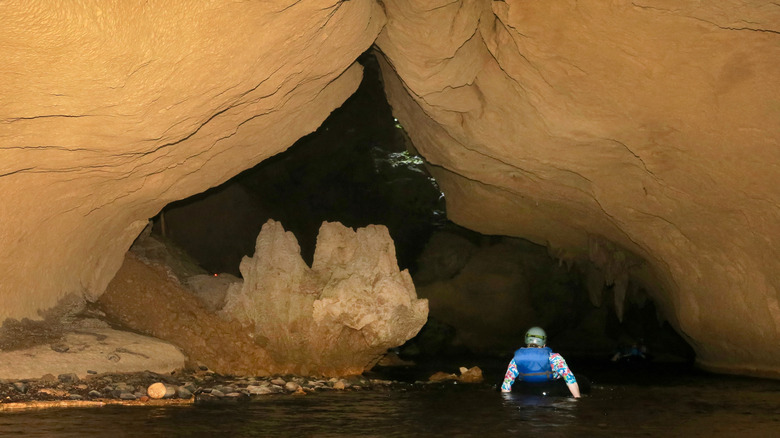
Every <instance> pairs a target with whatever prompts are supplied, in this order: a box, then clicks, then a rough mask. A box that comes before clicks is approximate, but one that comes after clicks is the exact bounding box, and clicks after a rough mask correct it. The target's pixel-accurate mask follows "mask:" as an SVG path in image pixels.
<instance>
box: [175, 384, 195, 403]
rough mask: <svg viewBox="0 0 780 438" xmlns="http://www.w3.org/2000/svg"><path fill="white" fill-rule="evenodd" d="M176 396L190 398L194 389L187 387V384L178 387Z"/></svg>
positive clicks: (184, 398)
mask: <svg viewBox="0 0 780 438" xmlns="http://www.w3.org/2000/svg"><path fill="white" fill-rule="evenodd" d="M176 396H177V397H179V398H180V399H182V400H189V399H191V398H192V391H190V390H189V389H187V387H186V386H179V387H177V388H176Z"/></svg>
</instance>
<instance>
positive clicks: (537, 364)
mask: <svg viewBox="0 0 780 438" xmlns="http://www.w3.org/2000/svg"><path fill="white" fill-rule="evenodd" d="M546 345H547V334H546V333H545V332H544V330H542V329H541V328H539V327H531V328H530V329H528V331H527V332H526V333H525V347H524V348H520V349H518V350H517V351H515V357H514V358H512V360H511V361H510V362H509V367H507V369H506V375H504V383H502V384H501V392H511V391H512V385H513V384H514V383H515V379H520V380H522V381H524V382H528V383H534V382H547V381H550V380H554V379H561V378H562V379H563V380H564V381H565V382H566V386H568V387H569V392H571V395H572V396H574V398H580V386H579V385H578V384H577V379H576V378H575V377H574V373H572V372H571V370H570V369H569V366H568V365H566V361H565V360H563V356H561V355H560V354H558V353H553V351H552V350H551V349H550V348H549V347H547V346H546Z"/></svg>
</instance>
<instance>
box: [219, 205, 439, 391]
mask: <svg viewBox="0 0 780 438" xmlns="http://www.w3.org/2000/svg"><path fill="white" fill-rule="evenodd" d="M241 274H242V275H243V278H244V281H243V283H236V284H234V285H232V286H230V288H229V289H228V291H227V297H226V304H225V307H224V308H223V310H222V314H223V315H224V316H226V317H227V318H229V319H233V318H235V319H237V320H239V321H241V322H242V323H243V324H245V325H246V326H247V328H248V329H249V330H253V333H254V337H255V341H256V342H257V343H258V344H259V345H261V346H262V347H263V348H265V349H266V351H268V353H269V354H270V355H271V356H272V358H273V360H274V362H275V363H276V364H278V366H279V367H281V368H283V369H286V370H288V371H289V372H293V373H297V374H303V375H312V374H314V375H326V376H327V375H330V376H337V375H349V374H360V373H362V372H363V371H364V370H367V369H370V368H371V367H372V366H373V365H374V364H375V363H376V362H377V361H378V360H379V359H380V358H381V357H382V356H383V355H384V354H385V353H386V352H387V349H388V348H392V347H396V346H399V345H401V344H403V343H404V342H405V341H407V340H408V339H410V338H412V337H413V336H414V335H416V334H417V332H418V331H419V330H420V328H421V327H422V326H423V324H425V321H426V319H427V317H428V302H427V300H420V299H417V295H416V293H415V289H414V284H413V283H412V278H411V277H410V276H409V273H408V272H407V271H399V269H398V265H397V263H396V258H395V247H394V245H393V241H392V239H391V238H390V235H389V233H388V232H387V228H385V227H384V226H373V225H372V226H368V227H366V228H360V229H358V230H357V231H353V230H351V229H349V228H346V227H344V226H343V225H341V224H339V223H329V222H325V223H323V224H322V226H321V227H320V233H319V236H318V237H317V247H316V249H315V252H314V262H313V264H312V267H311V268H309V267H308V266H307V265H306V263H305V262H304V261H303V259H302V258H301V255H300V248H299V247H298V243H297V241H296V239H295V236H293V235H292V233H289V232H285V231H284V229H283V228H282V225H281V224H280V223H278V222H275V221H272V220H270V221H268V222H267V223H266V224H265V225H264V226H263V228H262V230H261V231H260V234H259V235H258V236H257V245H256V248H255V254H254V256H253V257H245V258H244V259H243V260H242V261H241Z"/></svg>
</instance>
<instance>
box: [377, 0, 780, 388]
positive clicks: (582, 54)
mask: <svg viewBox="0 0 780 438" xmlns="http://www.w3.org/2000/svg"><path fill="white" fill-rule="evenodd" d="M383 3H384V5H385V11H386V14H387V16H388V24H387V25H386V26H385V27H384V28H383V30H382V33H381V34H380V36H379V38H378V40H377V45H378V46H379V48H380V49H381V51H382V52H383V53H384V54H385V56H386V62H385V63H384V64H383V73H384V76H385V83H386V91H387V95H388V99H389V101H390V104H391V105H392V106H393V110H394V114H395V115H396V117H397V118H398V119H399V120H400V121H401V123H402V124H403V125H404V126H405V127H406V128H407V131H408V132H409V135H410V137H411V138H412V140H413V142H414V144H415V146H416V147H417V148H418V150H419V151H420V153H421V154H422V155H423V156H424V157H425V158H426V159H427V160H428V161H429V162H430V163H431V164H432V173H433V174H434V176H435V178H436V180H437V182H439V184H440V186H441V187H442V190H443V191H444V193H445V194H446V196H447V211H448V216H449V218H451V219H452V220H453V221H455V222H457V223H459V224H461V225H463V226H465V227H467V228H470V229H473V230H477V231H480V232H483V233H486V234H499V235H509V236H523V237H526V238H529V239H531V240H533V241H535V242H537V243H540V244H543V245H545V246H548V247H550V248H552V250H553V251H554V253H556V255H557V256H558V257H559V258H561V259H564V260H569V261H571V262H572V263H576V262H577V261H578V260H591V261H593V262H595V263H596V264H597V265H599V268H600V269H598V270H594V271H593V272H592V273H591V274H592V277H593V280H592V282H593V283H594V284H595V285H596V286H597V287H594V294H593V295H594V298H595V299H597V300H598V299H600V294H601V290H602V289H603V286H604V285H605V284H608V285H612V286H614V287H615V290H616V291H617V292H618V293H616V294H615V296H616V302H620V301H622V299H623V297H624V296H625V291H626V290H628V289H630V288H631V287H632V286H631V284H638V285H639V286H641V287H642V288H645V289H647V290H648V291H650V293H651V295H652V298H653V300H654V301H655V302H656V303H658V305H659V306H660V308H661V310H662V313H663V314H664V315H665V316H666V317H667V318H669V320H670V322H671V324H672V325H673V326H674V327H676V329H677V330H679V332H680V333H682V334H683V335H684V336H685V337H686V338H687V339H688V340H689V342H691V343H692V345H693V347H694V349H695V350H696V353H697V359H698V362H699V364H700V365H702V366H705V367H708V368H711V369H718V370H725V371H731V372H746V373H753V374H765V375H766V374H769V375H771V374H774V375H776V372H777V371H778V370H779V369H780V352H778V350H777V348H776V346H777V345H778V342H779V341H780V305H779V304H778V298H779V296H778V293H779V292H780V290H779V289H780V275H779V274H778V273H779V272H780V258H778V238H780V227H778V226H777V225H778V223H780V209H779V208H778V199H780V172H778V167H777V163H778V159H779V158H780V157H778V154H779V153H780V148H778V141H779V139H780V131H779V129H778V127H779V126H780V125H778V123H777V121H778V120H780V106H778V104H777V102H778V101H779V100H780V84H779V83H778V82H777V81H776V80H775V78H776V71H777V66H778V61H779V60H780V44H779V42H780V40H779V39H778V31H780V8H777V5H772V4H770V3H767V2H760V1H754V2H744V1H725V2H720V3H718V4H717V6H716V5H712V4H709V5H706V6H705V5H703V4H700V3H697V2H683V3H682V4H677V3H675V6H671V3H670V2H666V1H652V0H651V1H644V2H628V1H625V2H624V1H619V2H587V3H583V2H575V1H567V2H554V3H549V2H519V1H492V2H491V1H457V2H436V4H435V5H432V4H431V2H428V1H401V0H387V1H385V2H383Z"/></svg>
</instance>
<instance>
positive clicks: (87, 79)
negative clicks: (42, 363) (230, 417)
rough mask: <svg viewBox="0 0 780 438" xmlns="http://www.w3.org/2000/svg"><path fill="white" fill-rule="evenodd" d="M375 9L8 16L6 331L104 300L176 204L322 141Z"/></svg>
mask: <svg viewBox="0 0 780 438" xmlns="http://www.w3.org/2000/svg"><path fill="white" fill-rule="evenodd" d="M384 21H385V19H384V14H383V12H382V9H381V8H380V7H379V5H378V4H377V3H376V2H374V1H369V0H353V1H339V0H312V1H307V2H297V1H289V0H269V1H262V2H224V1H209V0H206V1H185V0H172V1H146V2H142V1H122V2H103V1H99V0H85V1H79V2H64V3H60V2H49V1H43V0H40V1H7V2H2V5H0V59H2V60H3V61H2V66H0V248H2V252H0V278H2V281H1V282H0V321H2V320H5V319H6V318H8V317H12V318H23V317H37V314H38V311H40V310H42V309H46V308H49V307H52V306H53V305H54V304H55V303H56V302H57V301H58V299H60V298H62V297H63V296H65V295H68V294H76V295H85V296H87V297H89V298H96V297H97V296H98V295H100V294H101V293H102V292H103V291H104V290H105V288H106V285H107V284H108V282H109V281H110V280H111V278H112V277H113V276H114V274H116V272H117V270H118V269H119V267H120V265H121V264H122V259H123V255H124V253H125V252H126V251H127V249H128V248H129V246H130V244H131V243H132V241H133V239H134V238H135V237H136V236H137V235H138V234H139V233H140V232H141V230H142V229H143V228H144V227H145V226H146V223H147V220H148V218H150V217H152V216H154V215H155V214H156V213H157V212H158V211H159V210H160V209H161V208H162V207H163V206H165V205H166V204H168V203H169V202H171V201H174V200H177V199H182V198H185V197H188V196H190V195H193V194H195V193H198V192H201V191H203V190H205V189H207V188H209V187H212V186H214V185H217V184H220V183H222V182H224V181H225V180H226V179H228V178H230V177H231V176H233V175H235V174H237V173H238V172H240V171H242V170H244V169H247V168H249V167H251V166H253V165H255V164H257V163H258V162H260V161H262V160H263V159H265V158H267V157H269V156H271V155H274V154H276V153H278V152H280V151H282V150H284V149H285V148H287V147H288V146H289V145H290V144H292V143H293V142H294V141H295V140H297V139H298V138H300V137H302V136H303V135H305V134H307V133H309V132H311V131H313V130H314V129H315V128H316V127H317V126H319V124H320V123H321V122H322V120H324V119H325V117H326V116H327V115H328V114H329V113H330V112H331V111H332V110H333V109H334V108H336V107H338V106H339V105H340V104H341V103H342V102H343V101H344V100H345V99H346V98H347V97H348V96H349V95H350V94H351V93H352V92H353V91H354V90H355V89H356V87H357V86H358V84H359V82H360V77H361V70H360V66H359V65H357V64H355V62H354V61H355V59H356V58H357V56H358V55H359V54H360V53H362V52H363V51H364V50H366V49H367V48H368V47H369V46H370V45H371V44H372V42H373V41H374V39H375V37H376V35H377V34H378V32H379V30H380V28H381V26H382V25H383V24H384Z"/></svg>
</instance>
